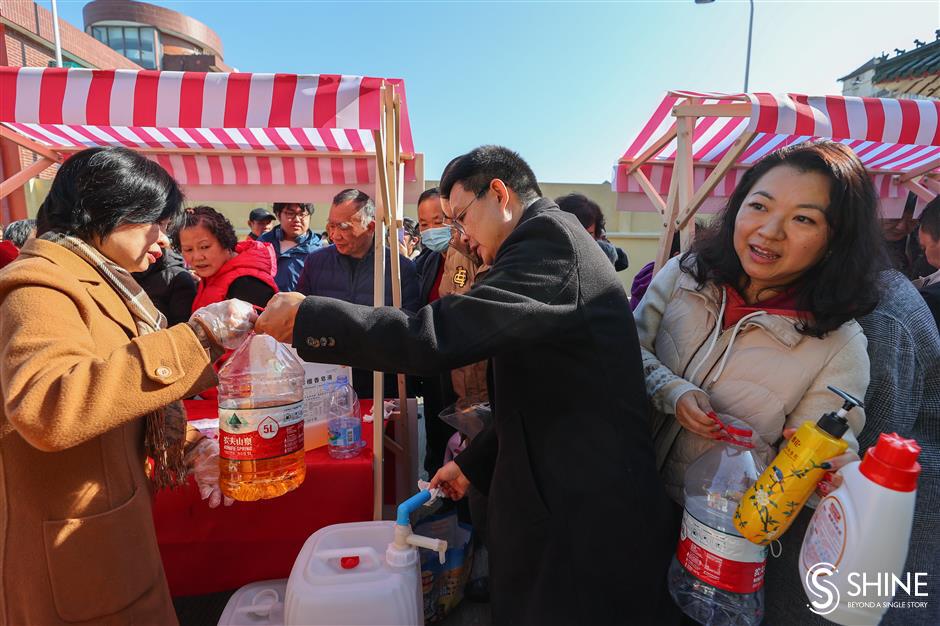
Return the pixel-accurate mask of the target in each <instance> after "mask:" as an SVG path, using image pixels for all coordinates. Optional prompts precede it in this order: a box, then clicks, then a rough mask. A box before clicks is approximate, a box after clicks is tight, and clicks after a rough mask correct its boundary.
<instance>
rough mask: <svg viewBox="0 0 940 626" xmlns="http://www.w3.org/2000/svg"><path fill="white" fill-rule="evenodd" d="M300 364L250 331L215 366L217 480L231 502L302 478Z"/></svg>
mask: <svg viewBox="0 0 940 626" xmlns="http://www.w3.org/2000/svg"><path fill="white" fill-rule="evenodd" d="M303 408H304V368H303V363H302V362H301V361H300V360H299V359H298V358H297V357H296V356H295V355H294V353H293V352H292V351H291V350H290V349H289V348H288V347H287V346H285V345H284V344H282V343H279V342H278V341H276V340H275V339H273V338H272V337H270V336H268V335H255V334H251V335H249V336H248V338H247V339H246V340H245V342H244V343H242V345H241V346H239V347H238V349H236V350H235V352H233V353H232V356H231V357H230V358H229V360H228V361H227V362H226V363H225V365H223V366H222V368H221V369H220V370H219V484H220V487H221V489H222V493H224V494H225V495H227V496H229V497H230V498H234V499H235V500H245V501H249V500H261V499H265V498H276V497H277V496H280V495H283V494H285V493H287V492H288V491H291V490H293V489H296V488H297V487H299V486H300V484H301V483H303V481H304V477H305V475H306V467H307V466H306V463H305V461H304V413H303Z"/></svg>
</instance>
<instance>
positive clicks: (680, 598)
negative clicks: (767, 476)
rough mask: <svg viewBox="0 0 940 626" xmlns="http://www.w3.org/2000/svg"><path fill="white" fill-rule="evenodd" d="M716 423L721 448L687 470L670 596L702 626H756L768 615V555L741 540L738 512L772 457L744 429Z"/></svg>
mask: <svg viewBox="0 0 940 626" xmlns="http://www.w3.org/2000/svg"><path fill="white" fill-rule="evenodd" d="M713 418H714V419H716V421H718V422H719V423H720V424H721V426H722V429H721V431H720V434H719V439H718V441H717V442H716V444H715V445H714V446H713V447H711V448H710V449H709V450H708V451H706V452H705V453H704V454H702V456H700V457H699V458H698V459H696V460H695V461H694V462H693V463H692V464H691V465H689V467H688V469H687V470H686V474H685V488H684V495H685V508H684V510H683V512H682V530H681V532H680V535H679V546H678V548H677V549H676V556H675V558H673V560H672V565H671V566H670V568H669V593H670V594H671V595H672V598H673V600H674V601H675V602H676V605H677V606H678V607H679V608H680V609H681V610H682V612H683V613H685V614H686V615H688V616H689V617H691V618H693V619H694V620H696V621H697V622H699V623H700V624H705V625H706V626H730V625H734V626H752V625H755V626H756V625H757V624H760V622H761V619H762V618H763V615H764V589H763V585H764V569H765V566H766V563H767V548H765V547H763V546H757V545H755V544H753V543H751V542H750V541H748V540H747V539H745V538H744V537H742V536H741V534H740V533H739V532H738V531H737V529H735V527H734V512H735V510H736V509H737V507H738V502H739V501H740V500H741V498H742V497H743V495H744V493H745V492H746V491H747V490H748V488H749V487H750V486H751V485H752V484H753V483H754V481H756V480H757V478H758V476H760V474H761V472H763V470H764V468H765V466H766V462H767V457H768V456H769V453H770V451H769V448H767V447H766V446H764V445H763V444H762V442H760V440H759V438H756V437H754V436H753V433H752V431H751V430H750V429H747V428H745V427H743V425H742V424H741V423H740V422H737V423H735V421H734V420H733V419H732V418H727V417H724V416H723V419H718V418H717V416H713ZM755 444H756V445H757V446H758V449H757V450H755Z"/></svg>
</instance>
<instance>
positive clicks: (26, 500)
mask: <svg viewBox="0 0 940 626" xmlns="http://www.w3.org/2000/svg"><path fill="white" fill-rule="evenodd" d="M214 380H215V379H214V375H213V372H212V368H211V367H210V366H209V359H208V357H207V356H206V353H205V351H204V350H203V348H202V346H201V345H200V343H199V341H198V340H197V339H196V336H195V335H194V334H193V332H192V330H191V329H190V328H189V326H187V325H186V324H179V325H177V326H174V327H172V328H170V329H167V330H163V331H160V332H156V333H151V334H148V335H145V336H142V337H138V336H137V330H136V326H135V324H134V321H133V319H132V318H131V315H130V313H129V312H128V310H127V307H126V306H125V304H124V303H123V301H122V300H121V298H120V297H119V296H118V294H117V293H116V292H115V291H113V290H112V288H111V287H110V286H109V285H108V283H107V282H105V281H104V279H103V278H102V277H101V276H100V275H99V274H98V272H97V271H95V269H94V268H92V267H91V266H90V265H89V264H88V263H86V262H85V261H84V260H82V259H81V258H80V257H78V256H77V255H75V254H74V253H72V252H70V251H69V250H66V249H65V248H63V247H61V246H59V245H57V244H54V243H51V242H48V241H41V240H31V241H29V242H28V243H27V244H26V246H25V247H24V248H23V251H22V253H21V256H20V258H19V259H18V260H17V261H16V262H15V263H12V264H11V265H9V266H8V267H6V268H5V269H4V270H3V271H0V390H2V398H3V402H2V406H0V623H3V624H58V623H75V622H94V623H107V624H175V623H176V615H175V613H174V611H173V605H172V602H171V600H170V594H169V590H168V588H167V584H166V579H165V576H164V574H163V566H162V564H161V562H160V553H159V551H158V550H157V541H156V536H155V534H154V527H153V519H152V517H151V510H150V506H151V488H150V482H149V481H148V479H147V477H146V475H145V473H144V456H145V455H144V426H145V420H144V418H143V417H142V416H144V415H146V414H147V413H148V412H150V411H153V410H155V409H158V408H160V407H162V406H165V405H166V404H168V403H169V402H171V401H174V400H179V399H181V398H184V397H186V396H189V395H192V394H194V393H197V392H199V391H201V390H203V389H205V388H206V387H209V386H210V385H211V384H213V383H214Z"/></svg>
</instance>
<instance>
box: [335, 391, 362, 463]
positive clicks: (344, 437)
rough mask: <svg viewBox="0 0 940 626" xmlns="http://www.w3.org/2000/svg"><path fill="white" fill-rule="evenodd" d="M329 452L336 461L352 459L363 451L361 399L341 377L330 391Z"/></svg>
mask: <svg viewBox="0 0 940 626" xmlns="http://www.w3.org/2000/svg"><path fill="white" fill-rule="evenodd" d="M329 398H330V408H329V412H330V413H329V415H330V417H329V421H328V422H327V429H328V430H329V443H328V446H329V448H328V452H329V454H330V456H331V457H333V458H334V459H351V458H352V457H354V456H356V455H358V454H359V451H360V450H361V449H362V445H363V441H362V417H361V415H360V413H359V398H358V397H357V396H356V392H355V391H354V390H353V388H352V386H351V385H350V384H349V379H348V378H347V377H346V376H339V377H337V379H336V383H334V385H333V389H332V390H331V391H330V395H329Z"/></svg>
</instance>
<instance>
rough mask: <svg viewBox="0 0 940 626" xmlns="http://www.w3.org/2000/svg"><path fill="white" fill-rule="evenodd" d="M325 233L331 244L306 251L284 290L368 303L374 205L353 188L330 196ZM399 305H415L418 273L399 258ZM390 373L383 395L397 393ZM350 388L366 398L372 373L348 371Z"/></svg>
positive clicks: (388, 286)
mask: <svg viewBox="0 0 940 626" xmlns="http://www.w3.org/2000/svg"><path fill="white" fill-rule="evenodd" d="M326 232H327V233H328V234H329V236H330V241H332V242H333V245H331V246H327V247H325V248H319V249H317V250H315V251H314V252H312V253H311V254H310V255H309V256H308V257H307V260H306V263H304V265H303V270H302V271H301V272H300V276H299V278H298V279H297V285H296V287H294V288H293V289H291V290H290V291H297V292H300V293H302V294H304V295H305V296H328V297H330V298H336V299H338V300H343V301H344V302H350V303H352V304H366V305H369V306H372V305H373V304H374V286H373V283H374V276H375V203H374V202H373V201H372V198H370V197H369V196H368V195H366V194H364V193H363V192H361V191H359V190H358V189H345V190H343V191H341V192H339V193H338V194H336V196H335V197H334V198H333V204H332V205H331V206H330V216H329V218H328V221H327V223H326ZM399 261H400V263H401V307H402V309H404V310H405V311H408V312H409V313H414V312H415V311H417V310H418V308H420V304H419V302H418V275H417V271H416V270H415V264H414V262H413V261H411V260H409V259H407V258H405V257H403V256H402V257H400V259H399ZM391 267H392V261H391V252H390V251H389V249H388V248H386V250H385V305H386V306H391V304H392V272H391ZM396 385H397V383H396V382H395V377H394V376H386V377H385V386H386V397H397V396H398V391H397V386H396ZM353 389H355V390H356V393H357V394H358V395H359V397H360V398H371V397H372V373H371V372H369V371H366V370H355V369H354V370H353Z"/></svg>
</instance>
